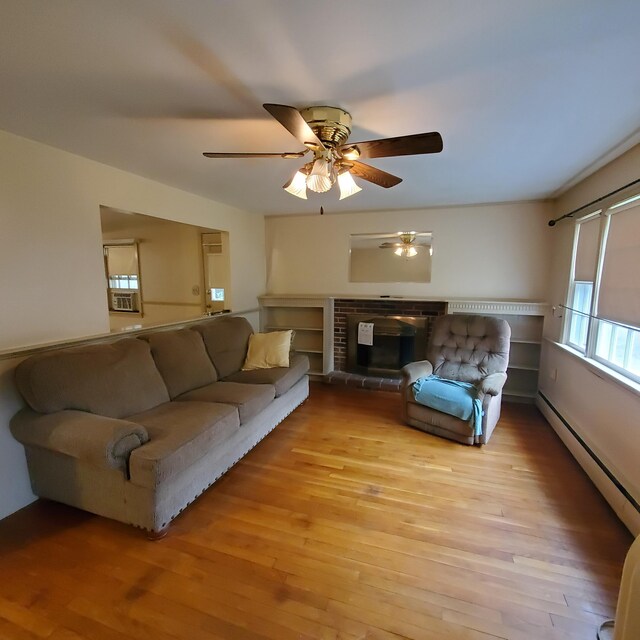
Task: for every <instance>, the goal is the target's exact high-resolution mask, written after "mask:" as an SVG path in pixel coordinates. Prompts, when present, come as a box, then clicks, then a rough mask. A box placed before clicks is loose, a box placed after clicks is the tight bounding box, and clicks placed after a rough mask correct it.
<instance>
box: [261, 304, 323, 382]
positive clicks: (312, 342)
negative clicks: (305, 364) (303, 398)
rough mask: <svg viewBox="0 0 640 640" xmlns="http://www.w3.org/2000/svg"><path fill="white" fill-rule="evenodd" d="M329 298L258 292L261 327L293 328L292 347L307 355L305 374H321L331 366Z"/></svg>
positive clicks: (281, 329)
mask: <svg viewBox="0 0 640 640" xmlns="http://www.w3.org/2000/svg"><path fill="white" fill-rule="evenodd" d="M332 325H333V300H332V299H331V298H327V297H324V296H322V297H314V296H308V297H307V296H291V297H290V296H262V297H261V298H260V327H261V330H262V331H286V330H289V329H292V330H293V331H295V336H294V338H293V350H294V351H296V352H297V353H302V354H305V355H306V356H308V357H309V364H310V370H309V375H310V376H312V377H316V378H321V377H323V376H324V375H325V374H326V373H329V371H331V369H332V368H333V342H332V336H331V335H330V333H331V330H330V329H327V328H328V327H329V328H330V327H332Z"/></svg>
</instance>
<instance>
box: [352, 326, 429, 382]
mask: <svg viewBox="0 0 640 640" xmlns="http://www.w3.org/2000/svg"><path fill="white" fill-rule="evenodd" d="M428 320H429V318H425V317H413V316H375V315H368V314H351V315H347V371H349V372H351V373H360V374H364V375H369V376H390V375H391V376H394V375H395V376H397V375H399V373H400V369H402V367H404V365H405V364H408V363H409V362H414V361H415V360H422V359H424V357H425V351H426V334H427V331H426V327H427V321H428ZM371 325H372V326H371Z"/></svg>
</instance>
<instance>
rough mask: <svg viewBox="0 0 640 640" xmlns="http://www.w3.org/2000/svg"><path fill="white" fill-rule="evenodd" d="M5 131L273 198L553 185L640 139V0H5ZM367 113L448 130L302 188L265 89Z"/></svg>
mask: <svg viewBox="0 0 640 640" xmlns="http://www.w3.org/2000/svg"><path fill="white" fill-rule="evenodd" d="M0 25H2V27H1V28H2V38H0V129H5V130H8V131H11V132H14V133H17V134H19V135H23V136H26V137H28V138H32V139H35V140H39V141H41V142H44V143H46V144H50V145H53V146H55V147H59V148H62V149H66V150H68V151H71V152H73V153H76V154H79V155H82V156H86V157H88V158H92V159H95V160H98V161H100V162H103V163H106V164H108V165H112V166H114V167H119V168H122V169H125V170H127V171H131V172H133V173H136V174H139V175H142V176H146V177H149V178H153V179H155V180H159V181H160V182H164V183H166V184H170V185H174V186H176V187H180V188H182V189H186V190H187V191H191V192H194V193H198V194H201V195H204V196H207V197H210V198H213V199H215V200H219V201H221V202H225V203H228V204H231V205H235V206H237V207H240V208H242V209H247V210H251V211H256V212H264V213H267V214H282V213H304V212H317V211H318V209H319V207H320V205H323V206H324V208H325V211H327V212H336V211H363V210H380V209H406V208H420V207H426V206H433V205H445V204H463V203H478V202H499V201H512V200H525V199H537V198H544V197H549V196H551V195H553V194H554V193H556V192H557V191H558V190H560V189H562V188H563V187H565V186H566V185H567V184H568V183H569V182H570V181H571V180H573V179H575V178H576V176H578V175H580V174H581V173H584V172H585V170H586V171H588V170H589V169H590V168H591V169H593V167H594V163H595V164H596V165H597V163H598V162H599V161H601V160H602V159H603V158H605V157H606V158H608V159H610V157H611V156H612V155H615V154H617V153H620V152H621V151H623V150H625V149H626V148H628V147H629V146H631V144H633V143H634V142H637V139H638V127H639V126H640V73H639V72H638V61H639V60H640V37H638V25H640V2H639V1H638V0H606V1H604V0H518V1H514V0H441V1H435V0H395V1H393V0H343V2H335V1H333V0H323V1H322V2H320V1H317V0H316V1H314V2H309V1H307V0H295V1H294V0H280V1H279V0H236V1H235V2H232V1H231V0H229V1H223V0H54V1H49V2H42V1H37V0H2V2H1V3H0ZM264 102H276V103H283V104H290V105H293V106H295V107H299V108H300V107H304V106H308V105H313V104H330V105H336V106H340V107H343V108H345V109H347V110H348V111H350V112H351V114H352V116H353V120H354V125H355V126H354V129H353V133H352V135H351V138H350V140H352V141H353V140H368V139H372V138H378V137H390V136H398V135H405V134H410V133H419V132H424V131H439V132H440V133H441V134H442V137H443V139H444V151H443V152H442V153H441V154H435V155H427V156H412V157H403V158H379V159H374V160H370V161H368V162H370V164H372V165H375V166H377V167H379V168H381V169H383V170H385V171H388V172H390V173H393V174H396V175H398V176H401V177H402V178H404V182H403V183H402V184H400V185H399V186H397V187H394V188H392V189H382V188H380V187H377V186H376V185H373V184H369V183H362V182H361V185H362V186H363V191H362V192H361V193H359V194H357V195H355V196H353V197H351V198H349V199H347V200H345V201H343V202H339V201H338V198H337V194H336V193H335V191H336V190H335V189H333V190H332V191H331V192H330V193H328V194H324V195H315V194H313V196H312V197H310V199H309V200H308V201H306V202H305V201H303V200H300V199H298V198H295V197H293V196H291V195H289V194H287V193H285V192H284V191H283V190H282V189H281V186H282V184H284V183H285V182H286V181H287V180H288V179H289V177H290V176H291V175H292V174H293V173H294V171H295V169H297V168H298V166H300V165H301V164H302V161H300V160H281V159H268V160H262V159H251V160H209V159H205V158H203V157H202V155H201V154H202V152H203V151H297V150H300V149H301V146H300V145H299V144H298V143H297V142H296V141H295V140H294V138H293V137H292V136H291V135H290V134H289V133H287V131H286V130H285V129H283V128H282V127H281V126H280V125H279V124H278V123H277V122H276V121H275V120H273V119H272V118H271V117H270V116H269V115H268V114H267V112H266V111H264V110H263V109H262V106H261V105H262V103H264Z"/></svg>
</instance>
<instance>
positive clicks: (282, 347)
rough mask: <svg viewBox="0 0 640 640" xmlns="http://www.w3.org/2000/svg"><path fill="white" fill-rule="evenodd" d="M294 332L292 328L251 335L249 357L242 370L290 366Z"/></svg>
mask: <svg viewBox="0 0 640 640" xmlns="http://www.w3.org/2000/svg"><path fill="white" fill-rule="evenodd" d="M292 334H293V331H291V330H288V331H271V332H269V333H252V334H251V335H250V336H249V349H248V351H247V359H246V360H245V361H244V365H243V366H242V370H243V371H251V370H253V369H271V368H272V367H288V366H289V349H290V348H291V339H292Z"/></svg>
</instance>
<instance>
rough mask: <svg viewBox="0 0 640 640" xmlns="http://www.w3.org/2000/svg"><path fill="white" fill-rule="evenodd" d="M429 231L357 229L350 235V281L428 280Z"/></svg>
mask: <svg viewBox="0 0 640 640" xmlns="http://www.w3.org/2000/svg"><path fill="white" fill-rule="evenodd" d="M432 255H433V234H432V233H431V232H429V231H394V232H387V233H357V234H353V235H351V237H350V261H349V281H350V282H431V258H432Z"/></svg>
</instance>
